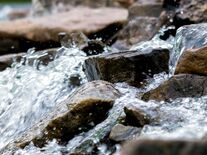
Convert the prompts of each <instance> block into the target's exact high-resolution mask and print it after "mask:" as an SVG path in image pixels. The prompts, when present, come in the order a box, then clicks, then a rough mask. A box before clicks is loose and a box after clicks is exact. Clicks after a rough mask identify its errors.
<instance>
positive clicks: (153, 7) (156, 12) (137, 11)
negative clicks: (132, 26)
mask: <svg viewBox="0 0 207 155" xmlns="http://www.w3.org/2000/svg"><path fill="white" fill-rule="evenodd" d="M161 12H162V3H151V4H140V3H134V4H133V5H132V6H131V7H130V8H129V19H133V18H135V17H138V16H144V17H159V16H160V13H161Z"/></svg>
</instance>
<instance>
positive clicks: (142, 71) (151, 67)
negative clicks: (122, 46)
mask: <svg viewBox="0 0 207 155" xmlns="http://www.w3.org/2000/svg"><path fill="white" fill-rule="evenodd" d="M168 59H169V50H168V49H151V50H149V51H140V50H132V51H122V52H119V53H106V54H102V55H98V56H93V57H90V58H88V59H87V60H86V61H85V64H84V70H85V73H86V76H87V78H88V80H89V81H93V80H99V79H101V80H105V81H109V82H112V83H117V82H127V83H129V84H131V85H135V86H140V82H143V80H144V79H146V78H148V77H152V76H153V75H154V74H157V73H160V72H164V71H166V72H168Z"/></svg>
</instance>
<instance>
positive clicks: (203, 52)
mask: <svg viewBox="0 0 207 155" xmlns="http://www.w3.org/2000/svg"><path fill="white" fill-rule="evenodd" d="M182 73H183V74H197V75H205V76H207V46H204V47H202V48H198V49H191V50H190V49H189V50H187V51H185V52H184V53H183V54H182V55H181V56H180V58H179V60H178V64H177V66H176V69H175V74H182Z"/></svg>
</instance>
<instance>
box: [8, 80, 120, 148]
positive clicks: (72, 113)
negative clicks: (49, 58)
mask: <svg viewBox="0 0 207 155" xmlns="http://www.w3.org/2000/svg"><path fill="white" fill-rule="evenodd" d="M120 95H121V94H120V93H119V91H118V90H116V89H115V88H114V86H113V85H112V84H110V83H108V82H104V81H94V82H90V83H87V84H85V85H83V86H81V87H80V88H79V89H77V90H76V91H75V92H74V93H73V94H72V95H71V96H70V97H69V98H68V99H67V100H65V101H64V102H61V103H60V104H59V105H58V106H57V107H56V108H55V109H54V111H53V112H52V113H50V114H48V116H47V117H46V118H44V119H43V120H42V121H40V123H38V124H36V125H35V126H34V127H32V128H31V130H30V131H29V132H27V133H26V134H25V135H23V136H22V138H20V139H18V140H16V141H15V142H14V144H15V146H12V145H13V144H11V145H8V146H7V148H6V149H15V147H20V148H24V147H25V146H26V145H28V144H29V143H30V142H33V143H34V145H36V146H38V147H43V146H44V145H45V144H46V143H47V142H48V140H53V139H56V140H57V141H58V142H59V143H64V142H68V140H69V139H71V138H73V137H74V136H75V134H78V133H81V132H83V131H87V130H88V129H90V128H92V127H93V126H94V125H96V124H97V123H100V122H101V121H102V120H104V119H105V118H106V117H107V112H108V111H109V109H110V108H111V107H112V105H113V102H114V101H115V99H117V98H118V97H120Z"/></svg>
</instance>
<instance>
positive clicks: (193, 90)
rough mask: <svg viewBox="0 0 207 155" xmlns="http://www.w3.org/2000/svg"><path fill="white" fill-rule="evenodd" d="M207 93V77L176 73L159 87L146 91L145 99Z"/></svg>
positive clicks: (165, 98)
mask: <svg viewBox="0 0 207 155" xmlns="http://www.w3.org/2000/svg"><path fill="white" fill-rule="evenodd" d="M205 95H207V77H206V76H199V75H191V74H180V75H175V76H173V77H172V78H170V79H169V80H168V81H166V82H164V83H163V84H161V85H160V86H159V87H158V88H156V89H154V90H151V91H149V92H147V93H145V94H144V95H143V97H142V99H143V100H147V101H148V100H157V101H162V100H170V99H176V98H180V97H201V96H205Z"/></svg>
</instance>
